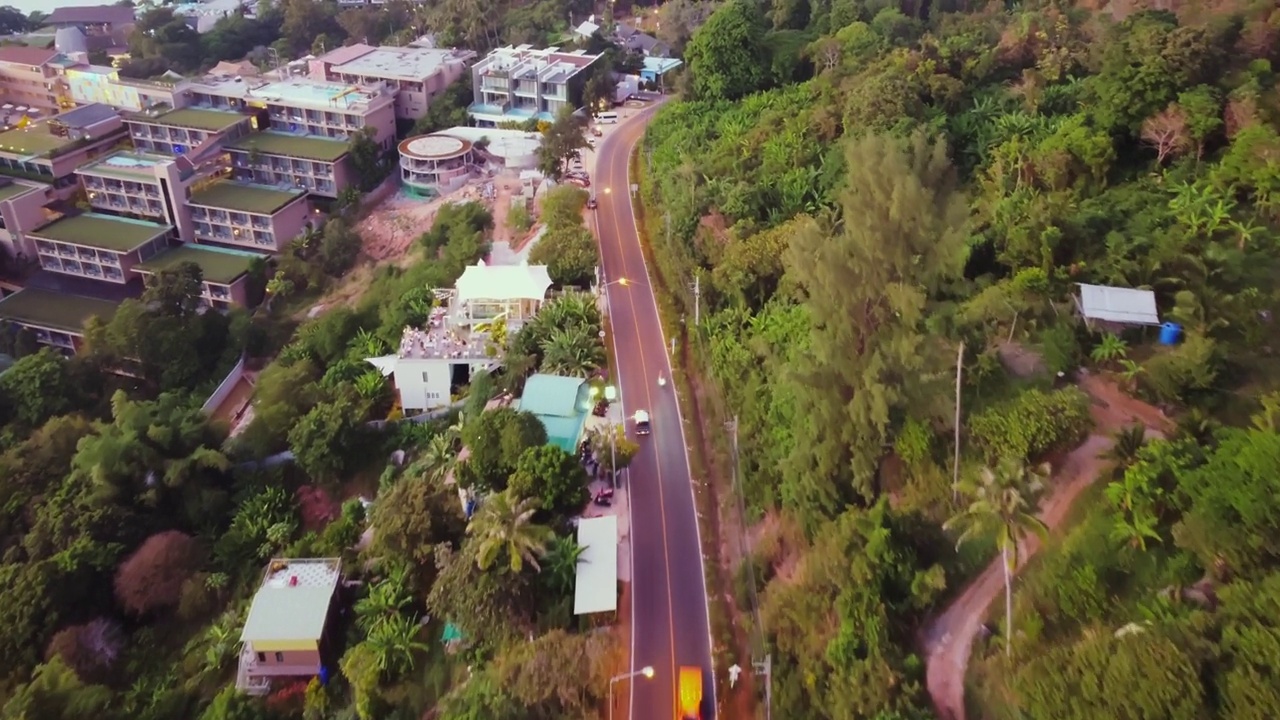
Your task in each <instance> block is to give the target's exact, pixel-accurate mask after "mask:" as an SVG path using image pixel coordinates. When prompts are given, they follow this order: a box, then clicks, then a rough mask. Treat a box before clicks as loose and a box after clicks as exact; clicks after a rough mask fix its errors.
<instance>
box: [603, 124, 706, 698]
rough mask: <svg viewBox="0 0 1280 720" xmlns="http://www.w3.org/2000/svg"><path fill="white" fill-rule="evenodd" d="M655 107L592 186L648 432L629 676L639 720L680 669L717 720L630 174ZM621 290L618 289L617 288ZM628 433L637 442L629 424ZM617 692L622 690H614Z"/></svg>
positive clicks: (619, 139)
mask: <svg viewBox="0 0 1280 720" xmlns="http://www.w3.org/2000/svg"><path fill="white" fill-rule="evenodd" d="M656 109H657V107H656V105H655V106H651V107H648V108H646V109H645V110H642V111H639V112H637V111H635V110H630V111H629V112H631V113H633V115H632V117H630V118H628V119H627V120H625V121H624V122H623V124H622V125H621V126H619V127H617V128H614V129H613V131H612V132H610V133H609V135H608V137H606V138H604V139H603V140H602V141H601V143H600V150H599V157H598V159H597V162H596V177H595V178H594V179H593V182H594V184H595V192H596V198H597V202H598V205H599V207H598V209H597V210H596V218H595V220H596V232H597V235H598V237H599V241H600V255H601V264H602V266H603V269H604V275H605V279H606V280H608V281H610V284H608V285H606V286H605V292H606V297H607V301H608V307H609V319H610V324H611V326H612V331H613V347H614V355H615V357H616V359H617V365H618V367H617V377H618V384H619V388H620V391H621V399H622V405H623V407H624V408H625V410H626V412H627V413H628V414H629V415H633V414H634V413H635V411H636V410H641V409H643V410H648V411H649V414H650V416H651V424H652V427H653V432H652V434H651V435H649V436H647V437H641V438H637V440H638V441H639V443H640V452H639V454H637V455H636V457H635V459H634V460H632V462H631V466H630V467H629V468H628V470H627V475H628V482H629V483H630V490H629V492H630V502H631V563H632V571H631V667H632V669H633V670H634V669H637V668H642V667H645V666H646V665H652V666H653V668H654V670H655V673H654V677H653V679H652V680H646V679H644V678H643V677H638V678H636V679H635V680H633V681H631V682H630V683H629V686H630V703H629V704H630V712H629V715H630V716H631V717H632V718H636V719H637V720H665V719H666V718H673V717H674V716H675V712H676V682H677V675H678V668H679V667H681V666H684V665H696V666H699V667H701V668H702V675H703V686H704V691H703V703H702V704H703V711H702V712H703V718H704V719H705V720H710V718H712V717H714V715H715V676H714V674H713V672H712V666H711V630H710V622H709V620H708V617H707V616H708V610H707V591H706V580H705V576H704V575H703V568H702V543H701V542H700V541H699V536H698V516H697V513H696V511H695V506H694V498H693V485H692V481H691V477H690V471H689V456H688V455H687V454H686V452H685V440H684V429H683V428H682V419H681V417H680V408H679V405H678V403H677V402H676V397H675V391H674V388H673V386H672V385H671V383H670V382H668V384H667V385H666V386H665V387H659V386H658V375H659V374H660V373H661V374H663V375H665V376H666V377H667V378H668V379H670V378H671V363H670V359H669V358H668V356H667V348H668V345H667V341H666V338H665V337H664V336H663V330H662V323H661V321H660V320H659V317H658V305H657V302H656V301H655V299H654V295H653V285H652V283H651V282H650V279H649V273H648V269H647V268H646V266H645V259H644V252H643V251H642V249H641V247H640V238H639V234H638V233H637V232H636V222H635V216H634V215H633V214H632V207H631V198H630V187H631V183H630V180H629V178H628V174H627V165H628V160H629V158H630V156H631V151H632V149H633V148H634V147H635V146H636V143H637V142H638V141H639V140H640V138H641V137H642V136H643V135H644V128H645V125H647V124H648V121H649V119H650V118H651V117H652V115H653V112H654V111H655V110H656ZM624 278H625V279H626V280H627V283H626V284H625V285H624V284H621V283H617V281H618V280H620V279H624ZM627 425H628V428H627V429H628V432H629V434H632V435H633V437H634V428H633V427H632V426H631V420H630V417H628V419H627ZM618 689H619V690H622V688H618Z"/></svg>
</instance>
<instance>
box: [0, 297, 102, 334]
mask: <svg viewBox="0 0 1280 720" xmlns="http://www.w3.org/2000/svg"><path fill="white" fill-rule="evenodd" d="M115 312H116V304H115V303H113V302H108V301H106V300H97V299H95V298H87V297H81V296H79V295H63V294H62V293H56V292H50V291H48V290H39V289H36V288H27V289H25V290H19V291H18V292H16V293H14V294H12V295H10V296H9V297H7V298H5V299H3V300H0V319H4V320H9V321H11V322H16V323H18V324H19V325H31V326H34V327H40V328H45V329H47V330H61V331H64V332H70V333H80V332H81V331H83V330H84V324H85V322H87V321H88V320H89V318H91V317H93V316H95V315H96V316H98V317H100V318H102V319H103V320H110V319H111V317H112V316H113V315H115Z"/></svg>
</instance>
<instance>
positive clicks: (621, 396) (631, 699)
mask: <svg viewBox="0 0 1280 720" xmlns="http://www.w3.org/2000/svg"><path fill="white" fill-rule="evenodd" d="M605 140H608V138H604V139H602V140H601V141H600V149H601V150H603V149H604V141H605ZM595 159H596V166H595V169H596V173H597V177H598V176H599V169H600V154H599V153H597V154H596V158H595ZM591 224H592V225H593V226H594V227H595V230H596V246H597V247H599V248H600V253H601V254H600V275H601V278H600V279H601V280H603V281H604V298H605V300H604V301H605V304H606V305H607V306H608V308H609V312H608V313H607V315H608V318H609V344H610V345H612V346H613V361H614V362H615V363H617V362H618V357H619V355H618V333H617V331H616V330H615V329H614V327H613V288H611V287H610V286H609V284H608V280H609V276H608V275H606V274H605V272H604V241H603V240H602V239H601V237H600V215H599V213H598V212H597V211H594V210H593V211H592V212H591ZM609 378H610V379H611V380H613V381H614V382H616V383H617V387H618V409H619V410H620V411H621V413H622V431H623V433H624V434H625V433H626V430H627V396H626V394H625V393H623V392H622V373H621V372H620V368H617V367H615V368H611V369H610V373H609ZM614 432H616V430H615V431H614ZM626 473H627V565H628V567H629V568H630V574H629V576H628V577H629V580H628V584H629V585H630V586H631V587H630V588H629V590H630V591H631V598H630V600H631V653H630V655H629V657H628V659H627V672H629V673H634V672H635V671H636V542H635V527H636V524H635V516H634V515H632V514H631V505H632V501H633V500H634V498H633V497H632V496H631V471H630V470H627V471H626ZM615 482H616V481H615ZM635 686H636V684H635V683H634V682H629V683H627V718H628V720H630V718H631V717H632V716H633V715H635V712H636V692H635ZM609 703H610V706H611V707H610V711H612V704H613V700H612V699H610V701H609Z"/></svg>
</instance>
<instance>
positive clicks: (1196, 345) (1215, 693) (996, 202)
mask: <svg viewBox="0 0 1280 720" xmlns="http://www.w3.org/2000/svg"><path fill="white" fill-rule="evenodd" d="M1173 8H1174V10H1176V12H1155V11H1141V9H1140V8H1138V7H1134V6H1133V5H1132V4H1130V3H1112V4H1111V5H1110V7H1109V8H1108V9H1107V10H1105V11H1099V10H1096V9H1094V8H1092V7H1091V6H1088V5H1085V4H1075V3H1070V2H1063V1H1050V2H1044V1H1035V2H1025V3H1019V4H1017V5H1013V4H1008V5H1004V4H998V3H991V4H986V3H955V2H948V3H933V4H929V3H925V4H915V3H903V4H898V3H889V2H881V1H879V0H773V1H772V2H761V3H756V2H751V1H750V0H733V1H732V2H728V3H726V4H724V5H722V6H721V7H720V8H719V9H718V10H717V11H716V12H715V14H714V15H712V16H711V18H710V19H709V20H708V22H707V23H706V24H705V25H703V26H702V27H701V29H700V30H698V31H697V32H696V33H695V34H694V35H693V37H692V39H691V40H690V41H689V43H688V45H687V47H686V48H685V60H686V62H687V71H688V72H687V74H686V76H685V78H684V82H683V87H682V90H683V93H684V97H683V98H681V99H680V100H679V101H672V102H670V103H669V104H668V106H667V107H665V108H663V109H662V110H661V111H660V112H659V113H658V115H657V117H656V118H655V120H654V121H653V123H652V124H651V126H650V127H649V130H648V132H647V135H646V137H645V140H644V141H643V143H642V145H641V147H640V149H639V152H638V155H637V157H638V160H639V163H640V165H641V169H642V171H643V172H642V177H643V181H642V185H643V198H644V202H645V213H644V220H645V226H646V228H647V232H648V235H649V238H650V241H651V246H652V251H653V255H654V258H655V261H656V269H657V270H658V272H659V273H660V275H661V276H662V279H663V281H664V284H665V285H666V287H667V288H669V289H670V290H671V295H672V298H673V302H674V306H673V307H672V308H671V310H672V313H671V315H672V317H671V319H672V321H673V323H675V324H676V325H677V326H679V322H680V320H681V318H683V319H684V322H685V326H684V327H689V328H690V330H689V332H688V339H689V341H690V345H691V347H692V348H693V352H692V353H691V355H690V356H689V360H688V366H689V369H690V370H691V373H692V379H693V381H694V382H695V384H698V383H701V384H704V385H709V393H710V395H709V398H710V399H709V400H708V401H705V402H703V403H701V411H702V412H703V413H704V418H703V422H702V423H701V425H702V427H703V428H718V427H720V422H717V421H727V420H729V419H731V418H733V417H736V419H737V421H738V437H739V438H740V448H739V451H740V454H739V460H740V467H739V476H740V477H741V487H742V492H743V494H744V499H745V503H744V505H745V507H746V517H745V518H742V519H740V520H739V521H738V522H737V525H738V526H739V527H738V529H737V530H735V529H734V527H735V523H734V521H733V515H734V513H730V514H729V515H728V516H725V517H729V521H728V522H722V527H725V528H728V530H727V532H731V533H732V532H738V531H741V532H743V533H744V534H749V535H750V536H751V537H752V538H753V539H754V541H755V551H754V557H752V558H751V562H750V564H749V567H750V568H751V570H752V572H750V573H747V572H745V570H744V571H743V572H741V573H740V576H739V577H738V578H737V582H736V583H735V588H736V591H737V598H736V605H737V607H738V610H739V611H740V612H741V613H742V614H741V617H742V618H743V623H745V624H747V625H749V626H752V627H756V624H755V622H754V619H753V617H752V614H751V612H750V611H751V610H752V609H753V607H757V606H758V617H759V620H760V622H759V626H758V629H760V630H762V634H761V636H760V637H761V640H760V641H758V642H762V643H763V645H764V647H753V648H752V649H753V650H754V651H755V652H757V653H762V652H764V651H766V650H767V651H770V652H772V653H773V668H774V679H773V701H774V705H773V708H772V710H773V714H774V716H775V717H797V718H798V717H804V718H833V719H834V718H848V717H873V718H882V719H888V718H895V719H897V718H925V717H932V716H933V709H932V707H931V705H930V702H929V698H928V696H927V694H926V689H925V683H924V680H925V673H924V662H923V661H924V658H923V656H922V654H921V651H920V647H919V644H918V643H919V635H918V633H919V632H920V631H921V629H922V628H923V626H924V624H925V622H926V619H927V618H928V617H929V616H930V615H931V613H934V612H936V611H938V610H940V609H941V608H942V607H943V606H945V604H946V602H947V601H948V600H949V599H951V598H954V597H955V595H956V594H957V593H958V592H959V591H960V589H961V588H962V587H963V585H964V584H965V583H966V582H967V581H968V580H969V579H971V578H972V577H974V575H975V573H976V571H977V570H978V569H980V568H981V567H982V566H983V565H985V563H986V562H987V561H988V560H990V559H992V558H994V557H998V556H1001V555H1003V556H1005V557H1008V558H1009V559H1010V560H1012V559H1013V556H1014V555H1015V554H1016V552H1017V551H1018V550H1019V549H1020V548H1021V546H1022V544H1020V543H1015V542H1014V538H1017V537H1018V536H1019V535H1021V534H1023V533H1024V532H1025V533H1033V531H1034V532H1039V531H1042V530H1043V527H1042V526H1040V525H1039V524H1038V522H1037V521H1035V520H1034V511H1035V509H1036V507H1037V506H1038V503H1039V502H1041V501H1042V500H1043V499H1044V498H1045V497H1047V496H1048V495H1049V494H1051V493H1053V492H1055V491H1057V490H1059V489H1060V487H1059V486H1060V485H1062V484H1063V483H1064V480H1063V478H1061V477H1059V476H1058V475H1056V474H1051V475H1048V476H1046V475H1044V474H1043V470H1044V469H1043V468H1041V467H1040V463H1042V462H1048V463H1049V464H1050V468H1048V469H1049V470H1050V471H1051V472H1052V471H1053V470H1054V469H1055V467H1057V466H1060V465H1061V463H1062V461H1063V459H1064V457H1065V455H1064V453H1066V451H1068V450H1070V449H1071V448H1073V447H1075V446H1076V445H1077V444H1079V442H1080V441H1081V440H1082V439H1083V438H1084V437H1085V436H1086V435H1087V434H1089V433H1090V432H1094V431H1095V430H1094V428H1093V420H1092V418H1091V415H1092V412H1091V409H1090V408H1091V404H1094V405H1096V404H1097V403H1098V402H1099V401H1097V400H1096V399H1092V398H1091V397H1090V396H1088V395H1086V393H1084V392H1081V391H1080V390H1078V389H1076V388H1075V387H1073V386H1072V380H1073V379H1075V378H1076V377H1078V373H1077V369H1079V368H1081V367H1084V368H1087V370H1088V372H1089V373H1090V374H1092V375H1101V376H1102V378H1101V379H1102V380H1103V381H1104V382H1105V383H1108V384H1110V385H1112V386H1116V387H1120V388H1123V390H1124V391H1126V392H1129V393H1132V394H1134V395H1135V396H1136V397H1138V398H1140V399H1143V400H1146V401H1148V402H1150V403H1152V404H1154V405H1156V406H1158V407H1159V408H1162V409H1163V410H1164V411H1165V412H1166V413H1168V414H1169V415H1170V416H1171V417H1172V418H1173V419H1174V420H1176V429H1170V430H1169V431H1168V432H1167V433H1166V435H1167V439H1164V440H1154V441H1152V442H1150V443H1148V444H1146V445H1144V444H1143V437H1142V436H1143V433H1142V431H1141V429H1140V428H1139V429H1136V430H1135V429H1129V430H1125V431H1123V432H1121V433H1119V435H1117V437H1116V438H1115V441H1114V444H1113V446H1112V449H1111V450H1110V451H1109V453H1108V454H1107V456H1106V461H1107V462H1108V463H1109V464H1108V467H1110V468H1111V469H1110V470H1108V471H1107V473H1110V474H1107V475H1106V476H1105V477H1102V478H1100V479H1099V482H1098V486H1097V487H1096V488H1095V491H1094V492H1093V493H1092V494H1088V495H1086V497H1085V498H1084V499H1083V500H1082V501H1081V503H1080V504H1079V507H1078V508H1077V512H1076V513H1075V514H1074V515H1073V517H1076V518H1080V519H1079V522H1078V523H1076V524H1074V525H1073V526H1072V527H1073V528H1074V529H1073V530H1071V531H1070V532H1069V533H1068V534H1067V535H1066V536H1065V537H1062V538H1060V539H1054V540H1051V541H1050V546H1049V549H1048V551H1047V552H1045V553H1044V554H1043V555H1041V556H1039V557H1038V558H1037V559H1035V560H1034V561H1033V562H1032V564H1031V566H1030V567H1029V569H1028V570H1026V571H1025V577H1024V582H1025V584H1021V585H1018V586H1017V593H1016V599H1015V601H1014V603H1013V605H1014V608H1013V612H1012V615H1013V631H1012V632H1011V631H1010V628H1009V626H1008V623H1007V621H1006V619H1005V613H1004V612H1003V610H1004V608H1003V603H996V605H997V608H993V615H992V617H991V618H990V623H989V627H990V628H992V629H993V630H994V635H993V636H992V637H991V638H990V639H989V640H987V641H985V642H980V643H979V648H978V650H977V653H978V655H979V657H980V658H981V661H980V662H979V663H977V664H976V665H975V666H974V667H973V668H971V673H970V675H971V682H972V684H973V686H974V687H976V688H977V690H978V692H972V693H970V698H969V700H970V704H971V709H970V717H993V718H1002V717H1010V718H1014V717H1022V718H1044V719H1046V720H1048V719H1049V718H1101V717H1178V718H1204V717H1221V718H1264V717H1275V716H1276V715H1277V714H1278V713H1280V696H1277V694H1276V692H1275V688H1277V687H1280V677H1278V676H1277V675H1276V670H1275V668H1276V667H1280V652H1278V651H1277V650H1276V648H1277V647H1280V644H1278V643H1280V627H1278V626H1277V624H1276V621H1275V617H1274V615H1275V611H1276V605H1275V603H1276V600H1275V598H1276V597H1277V595H1276V583H1277V582H1280V555H1278V553H1277V545H1276V539H1277V538H1278V537H1280V520H1278V519H1277V518H1280V475H1277V473H1276V472H1275V468H1276V464H1277V462H1280V436H1278V435H1277V429H1278V428H1277V426H1276V422H1275V418H1276V416H1275V410H1274V406H1275V405H1276V401H1275V396H1274V395H1271V394H1270V393H1271V392H1273V391H1274V389H1275V388H1276V387H1277V381H1278V380H1280V376H1278V375H1277V370H1278V369H1280V366H1278V365H1277V362H1276V359H1275V356H1274V347H1275V342H1276V340H1275V329H1274V327H1273V322H1274V320H1273V319H1274V317H1275V311H1276V309H1277V308H1276V305H1277V294H1276V292H1275V290H1274V287H1275V283H1274V278H1275V276H1276V271H1277V269H1280V268H1278V267H1277V260H1278V257H1277V245H1276V240H1277V238H1278V237H1280V236H1278V234H1277V230H1278V229H1280V225H1278V223H1280V210H1278V208H1280V205H1278V203H1277V201H1278V200H1280V171H1278V170H1277V168H1280V134H1278V132H1277V128H1278V127H1280V125H1278V124H1277V122H1278V121H1280V92H1278V91H1277V79H1278V78H1277V75H1276V72H1275V69H1274V67H1275V65H1274V64H1275V63H1276V62H1280V11H1277V10H1276V8H1275V4H1274V3H1271V2H1253V3H1250V2H1239V3H1219V4H1214V5H1210V4H1207V3H1205V4H1202V3H1175V4H1173ZM695 278H697V279H699V280H700V287H701V297H700V298H699V300H700V302H701V308H700V311H701V322H700V324H699V326H698V327H697V328H696V329H694V328H692V327H691V326H692V325H693V323H692V322H691V319H692V318H693V317H694V311H695V308H694V300H695V299H694V297H693V294H692V293H691V292H689V291H688V290H686V288H691V287H692V286H693V284H694V280H695ZM1077 283H1095V284H1103V285H1118V286H1122V287H1131V288H1141V289H1150V290H1153V291H1154V292H1155V295H1156V298H1157V301H1158V305H1159V308H1160V311H1161V315H1162V319H1164V320H1167V321H1172V322H1176V323H1179V324H1180V325H1181V327H1182V329H1183V332H1184V335H1183V337H1182V339H1181V342H1179V343H1177V344H1175V345H1169V346H1164V345H1160V344H1158V343H1157V342H1156V333H1155V332H1154V331H1152V330H1150V329H1142V328H1133V329H1127V330H1126V329H1121V328H1111V329H1101V328H1095V329H1090V328H1088V327H1086V326H1085V325H1084V324H1083V323H1082V322H1081V321H1080V319H1079V317H1078V313H1077V312H1076V308H1075V304H1074V302H1073V298H1072V296H1073V294H1074V293H1075V291H1076V288H1075V285H1076V284H1077ZM958 354H959V355H960V357H961V359H962V361H961V364H962V367H961V377H962V380H961V383H960V388H959V401H960V405H961V408H960V411H959V412H957V408H956V398H957V391H956V387H955V383H956V375H957V370H956V364H957V356H958ZM1013 357H1024V358H1025V357H1029V358H1032V359H1033V360H1034V362H1033V363H1031V366H1032V367H1031V369H1030V371H1028V369H1027V368H1024V367H1021V366H1020V365H1019V364H1018V363H1015V362H1012V361H1011V360H1010V359H1011V358H1013ZM1059 373H1062V375H1061V376H1059V375H1058V374H1059ZM1153 412H1154V411H1153ZM957 417H958V418H959V419H960V423H959V425H960V426H959V428H957V427H956V420H957ZM1171 427H1172V423H1171ZM957 436H958V437H959V451H958V457H959V460H960V467H959V468H958V469H957V468H955V461H954V460H953V454H955V453H956V452H957V448H956V443H955V440H954V438H955V437H957ZM714 443H715V439H714V438H712V444H714ZM956 470H958V472H955V475H958V476H959V482H958V483H955V484H954V487H953V471H956ZM722 474H724V475H727V474H728V471H727V469H726V470H725V471H724V473H722ZM725 490H726V491H727V490H728V485H727V484H726V485H725ZM726 507H733V504H732V503H729V504H727V505H726ZM744 525H745V527H742V526H744ZM957 540H959V541H961V542H960V544H959V548H958V551H957ZM753 578H754V583H755V587H751V583H752V579H753ZM752 591H754V592H752ZM757 598H758V603H757V600H756V599H757ZM1118 631H1119V632H1118ZM745 634H747V635H751V634H752V633H745ZM1009 639H1012V642H1008V640H1009ZM740 640H741V639H740ZM726 642H728V641H727V640H726ZM753 644H754V643H753Z"/></svg>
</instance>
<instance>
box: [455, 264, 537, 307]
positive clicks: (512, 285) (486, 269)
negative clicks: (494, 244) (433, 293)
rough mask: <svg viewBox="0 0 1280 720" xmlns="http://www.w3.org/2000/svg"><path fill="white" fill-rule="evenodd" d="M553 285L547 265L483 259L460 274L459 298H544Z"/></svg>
mask: <svg viewBox="0 0 1280 720" xmlns="http://www.w3.org/2000/svg"><path fill="white" fill-rule="evenodd" d="M549 287H551V275H550V274H549V273H548V272H547V266H546V265H486V264H485V263H484V261H483V260H481V261H480V262H479V263H477V264H475V265H472V266H471V267H469V268H467V269H466V270H465V271H464V272H463V273H462V277H460V278H458V283H457V289H458V302H460V303H467V302H471V301H473V300H498V301H505V300H542V299H544V298H546V297H547V288H549Z"/></svg>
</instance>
